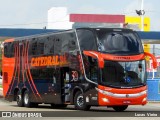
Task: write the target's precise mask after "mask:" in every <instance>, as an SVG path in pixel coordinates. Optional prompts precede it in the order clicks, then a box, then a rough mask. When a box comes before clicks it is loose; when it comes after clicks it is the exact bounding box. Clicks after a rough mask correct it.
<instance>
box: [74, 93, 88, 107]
mask: <svg viewBox="0 0 160 120" xmlns="http://www.w3.org/2000/svg"><path fill="white" fill-rule="evenodd" d="M74 93H75V94H73V95H74V105H75V109H78V110H89V109H90V107H91V106H89V105H86V101H85V98H84V94H83V92H82V91H81V90H76V91H75V92H74Z"/></svg>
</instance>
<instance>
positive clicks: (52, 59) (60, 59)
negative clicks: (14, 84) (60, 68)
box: [31, 56, 67, 67]
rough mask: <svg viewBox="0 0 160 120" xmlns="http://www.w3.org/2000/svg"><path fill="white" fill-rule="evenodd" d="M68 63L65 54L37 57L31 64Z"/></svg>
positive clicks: (35, 65) (50, 64) (51, 64)
mask: <svg viewBox="0 0 160 120" xmlns="http://www.w3.org/2000/svg"><path fill="white" fill-rule="evenodd" d="M61 64H67V61H66V58H65V56H47V57H36V58H32V59H31V66H34V67H37V66H53V65H61Z"/></svg>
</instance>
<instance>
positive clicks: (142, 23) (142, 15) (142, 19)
mask: <svg viewBox="0 0 160 120" xmlns="http://www.w3.org/2000/svg"><path fill="white" fill-rule="evenodd" d="M144 14H145V12H144V0H142V1H141V31H144Z"/></svg>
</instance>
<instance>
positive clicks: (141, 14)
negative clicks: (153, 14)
mask: <svg viewBox="0 0 160 120" xmlns="http://www.w3.org/2000/svg"><path fill="white" fill-rule="evenodd" d="M136 13H137V14H138V15H139V16H140V17H141V31H144V29H143V28H144V14H145V11H144V0H141V9H140V10H136Z"/></svg>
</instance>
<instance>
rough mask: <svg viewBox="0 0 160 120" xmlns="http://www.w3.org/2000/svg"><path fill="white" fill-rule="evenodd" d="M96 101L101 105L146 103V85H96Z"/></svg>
mask: <svg viewBox="0 0 160 120" xmlns="http://www.w3.org/2000/svg"><path fill="white" fill-rule="evenodd" d="M96 90H97V91H98V103H99V105H101V106H114V105H145V104H146V103H147V87H146V86H144V87H140V88H132V89H117V88H109V87H104V86H98V88H96Z"/></svg>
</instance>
